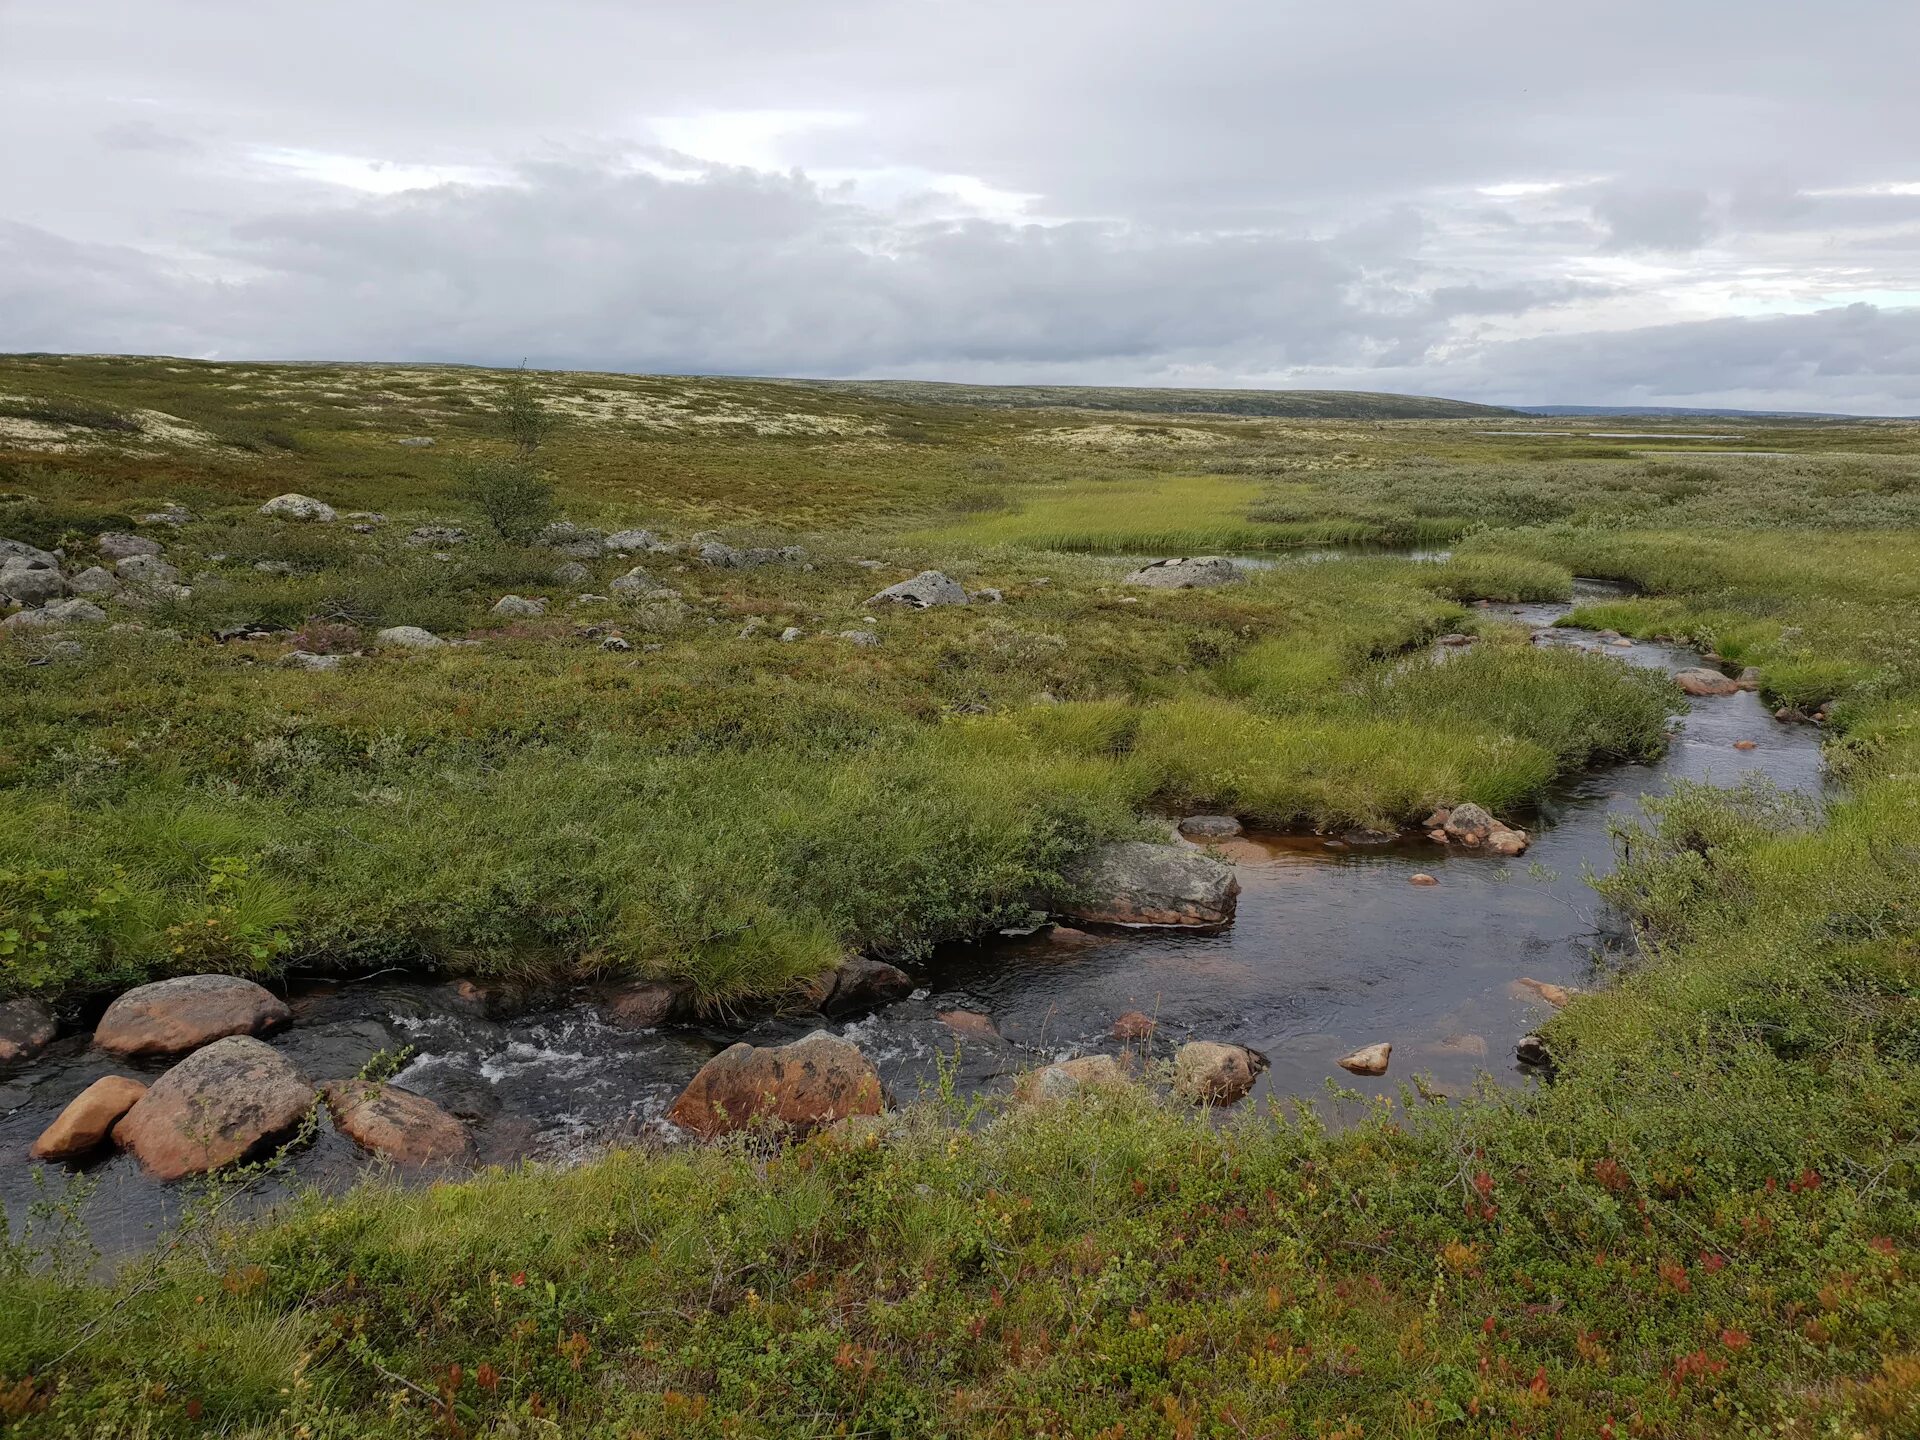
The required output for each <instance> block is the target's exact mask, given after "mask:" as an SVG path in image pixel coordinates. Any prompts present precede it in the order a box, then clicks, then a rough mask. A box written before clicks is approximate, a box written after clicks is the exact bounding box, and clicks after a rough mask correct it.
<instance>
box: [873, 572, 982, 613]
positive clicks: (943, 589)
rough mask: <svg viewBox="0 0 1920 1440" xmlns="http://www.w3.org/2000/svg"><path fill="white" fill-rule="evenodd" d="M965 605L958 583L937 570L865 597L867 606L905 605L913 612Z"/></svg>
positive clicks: (964, 592)
mask: <svg viewBox="0 0 1920 1440" xmlns="http://www.w3.org/2000/svg"><path fill="white" fill-rule="evenodd" d="M966 603H967V592H966V591H965V590H964V589H962V588H961V585H960V582H959V581H958V580H950V579H948V578H947V577H946V576H945V575H942V574H941V573H940V572H939V571H938V570H922V571H921V572H920V573H919V574H918V575H916V576H914V577H913V578H912V579H911V580H902V581H901V582H900V583H899V584H898V585H889V586H888V587H887V588H886V589H884V590H882V591H881V592H880V593H879V594H877V595H869V596H868V597H867V604H869V605H905V606H907V607H908V608H910V609H913V610H927V609H931V608H932V607H933V606H935V605H964V604H966Z"/></svg>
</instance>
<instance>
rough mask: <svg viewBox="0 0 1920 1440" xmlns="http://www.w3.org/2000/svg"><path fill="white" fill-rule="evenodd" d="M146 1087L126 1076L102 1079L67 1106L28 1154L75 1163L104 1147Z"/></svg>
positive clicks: (43, 1158)
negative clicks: (73, 1161) (121, 1119)
mask: <svg viewBox="0 0 1920 1440" xmlns="http://www.w3.org/2000/svg"><path fill="white" fill-rule="evenodd" d="M146 1093H147V1087H146V1086H144V1085H142V1084H141V1083H140V1082H139V1081H138V1080H132V1079H129V1078H128V1077H127V1076H125V1075H103V1076H102V1077H101V1078H100V1079H98V1080H96V1081H94V1082H93V1083H92V1084H91V1085H89V1086H87V1088H86V1089H84V1090H82V1091H81V1092H80V1093H79V1094H78V1095H76V1096H74V1097H73V1099H72V1100H71V1101H69V1102H68V1104H67V1108H66V1109H64V1110H62V1111H61V1112H60V1114H59V1117H58V1118H57V1119H56V1120H55V1121H54V1122H53V1123H52V1124H51V1125H49V1126H48V1127H47V1128H46V1129H44V1130H42V1131H41V1132H40V1138H39V1139H38V1140H35V1141H34V1142H33V1148H32V1149H31V1150H29V1151H28V1152H27V1153H29V1154H30V1155H32V1156H33V1158H34V1159H36V1160H78V1159H80V1158H81V1157H82V1156H85V1155H91V1154H92V1153H93V1152H94V1151H95V1150H98V1149H99V1148H100V1147H101V1146H102V1145H104V1144H106V1143H107V1137H108V1136H110V1135H111V1134H112V1133H113V1127H114V1126H115V1125H116V1124H118V1123H119V1121H120V1117H121V1116H122V1115H125V1114H126V1113H127V1112H128V1111H129V1110H131V1109H133V1107H134V1106H135V1105H136V1104H138V1103H139V1101H140V1097H141V1096H143V1095H145V1094H146Z"/></svg>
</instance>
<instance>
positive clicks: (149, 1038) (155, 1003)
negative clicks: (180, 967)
mask: <svg viewBox="0 0 1920 1440" xmlns="http://www.w3.org/2000/svg"><path fill="white" fill-rule="evenodd" d="M291 1018H292V1015H291V1012H290V1011H289V1010H288V1009H287V1007H286V1003H285V1002H284V1001H282V1000H281V999H280V998H279V997H278V996H276V995H274V994H273V993H272V992H270V991H268V990H264V989H262V988H261V987H260V986H258V985H256V984H254V983H253V982H252V981H251V980H243V979H241V978H240V977H239V976H238V975H180V976H176V977H175V978H174V979H172V980H156V981H154V982H153V983H152V984H151V985H137V986H135V987H134V988H133V989H131V990H129V991H127V992H126V994H124V995H122V996H121V997H120V998H119V999H117V1000H115V1001H114V1002H113V1003H112V1004H111V1005H109V1006H108V1007H107V1013H106V1014H104V1015H102V1016H101V1017H100V1023H99V1025H98V1026H97V1027H95V1029H94V1032H93V1043H94V1044H96V1045H98V1046H99V1047H100V1048H101V1049H102V1050H105V1051H106V1052H107V1053H108V1054H110V1055H124V1056H132V1055H178V1054H180V1053H181V1052H182V1051H184V1050H194V1049H198V1048H199V1047H200V1046H202V1045H205V1044H207V1043H208V1042H209V1041H213V1040H218V1039H221V1038H222V1037H223V1036H227V1035H262V1034H265V1033H266V1032H268V1031H270V1030H274V1029H277V1028H279V1027H280V1026H282V1025H285V1024H286V1023H287V1021H288V1020H289V1019H291Z"/></svg>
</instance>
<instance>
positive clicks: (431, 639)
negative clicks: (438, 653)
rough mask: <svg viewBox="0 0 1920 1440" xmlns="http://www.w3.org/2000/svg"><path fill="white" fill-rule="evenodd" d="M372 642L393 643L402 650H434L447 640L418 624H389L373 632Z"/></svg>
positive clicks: (380, 643)
mask: <svg viewBox="0 0 1920 1440" xmlns="http://www.w3.org/2000/svg"><path fill="white" fill-rule="evenodd" d="M373 639H374V643H375V644H379V645H393V646H397V647H399V648H400V649H402V650H434V649H438V648H439V647H440V646H442V645H444V644H446V643H447V642H446V641H444V640H442V639H441V638H440V637H439V636H438V635H436V634H434V633H433V632H432V631H431V630H422V629H421V628H420V627H419V626H418V625H389V626H388V627H387V628H386V629H384V630H377V631H375V632H374V636H373Z"/></svg>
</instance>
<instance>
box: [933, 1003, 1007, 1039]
mask: <svg viewBox="0 0 1920 1440" xmlns="http://www.w3.org/2000/svg"><path fill="white" fill-rule="evenodd" d="M935 1018H936V1019H938V1020H939V1021H940V1023H941V1024H942V1025H944V1026H946V1027H947V1028H948V1029H949V1030H951V1031H953V1033H954V1034H956V1035H959V1036H961V1037H963V1038H964V1039H967V1040H978V1041H981V1042H982V1043H983V1044H988V1045H993V1044H998V1043H999V1040H1000V1030H999V1027H998V1026H996V1025H995V1024H994V1023H993V1020H992V1018H991V1017H989V1016H986V1015H982V1014H981V1013H980V1012H979V1011H978V1010H942V1011H941V1012H940V1014H939V1015H938V1016H936V1017H935Z"/></svg>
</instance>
